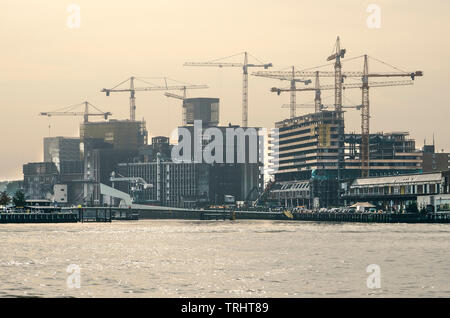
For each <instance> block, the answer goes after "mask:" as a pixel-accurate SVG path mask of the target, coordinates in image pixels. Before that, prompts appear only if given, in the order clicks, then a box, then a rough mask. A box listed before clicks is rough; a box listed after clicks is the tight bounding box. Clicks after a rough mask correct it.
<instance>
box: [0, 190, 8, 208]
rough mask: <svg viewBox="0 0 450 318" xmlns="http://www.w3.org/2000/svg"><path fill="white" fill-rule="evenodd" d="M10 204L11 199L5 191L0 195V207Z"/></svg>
mask: <svg viewBox="0 0 450 318" xmlns="http://www.w3.org/2000/svg"><path fill="white" fill-rule="evenodd" d="M10 202H11V198H10V197H9V196H8V194H7V193H6V191H4V192H2V193H0V205H3V206H7V205H8V204H9V203H10Z"/></svg>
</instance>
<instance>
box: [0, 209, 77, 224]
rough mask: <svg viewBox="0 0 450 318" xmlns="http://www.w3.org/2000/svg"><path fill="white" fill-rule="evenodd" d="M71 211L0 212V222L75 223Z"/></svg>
mask: <svg viewBox="0 0 450 318" xmlns="http://www.w3.org/2000/svg"><path fill="white" fill-rule="evenodd" d="M77 222H78V216H77V215H76V214H73V213H25V212H22V213H19V212H15V213H0V223H77Z"/></svg>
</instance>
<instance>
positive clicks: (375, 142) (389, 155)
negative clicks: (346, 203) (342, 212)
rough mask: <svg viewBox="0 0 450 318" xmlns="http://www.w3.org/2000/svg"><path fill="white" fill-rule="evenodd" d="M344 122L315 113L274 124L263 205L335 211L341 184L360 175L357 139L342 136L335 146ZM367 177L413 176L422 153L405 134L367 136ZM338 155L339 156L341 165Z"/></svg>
mask: <svg viewBox="0 0 450 318" xmlns="http://www.w3.org/2000/svg"><path fill="white" fill-rule="evenodd" d="M343 121H344V119H343V116H339V114H338V112H337V111H320V112H317V113H312V114H307V115H304V116H299V117H295V118H291V119H286V120H283V121H281V122H277V123H276V124H275V127H276V128H277V129H278V133H277V135H276V136H272V146H271V151H272V152H271V156H272V158H273V169H274V171H276V172H275V174H274V177H275V182H274V183H272V184H270V185H269V189H267V190H268V191H269V193H268V195H267V199H268V200H269V201H272V202H274V203H275V204H277V205H278V204H281V205H286V206H297V205H305V206H308V207H324V206H325V207H326V206H338V205H340V203H341V202H340V194H341V192H342V191H343V190H344V189H341V187H340V184H341V182H342V181H344V180H353V179H355V178H359V177H361V175H362V165H361V162H362V160H361V139H362V138H361V134H346V135H345V139H344V141H345V142H344V143H343V144H342V143H340V142H339V140H340V138H339V135H340V134H339V131H340V128H341V127H343V125H344V123H343ZM369 140H370V148H369V149H370V160H369V171H370V175H371V176H388V175H398V174H407V173H418V172H421V169H422V152H421V151H418V150H416V148H415V141H414V140H413V139H410V138H408V133H406V132H394V133H377V134H371V135H370V138H369ZM340 154H344V155H343V162H342V165H341V164H340V162H341V159H340V157H341V156H340Z"/></svg>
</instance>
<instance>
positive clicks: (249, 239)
mask: <svg viewBox="0 0 450 318" xmlns="http://www.w3.org/2000/svg"><path fill="white" fill-rule="evenodd" d="M449 261H450V225H445V224H443V225H439V224H429V225H428V224H418V225H407V224H353V223H343V224H330V223H309V222H283V221H240V220H239V221H237V222H231V221H207V222H204V221H178V220H164V221H153V220H141V221H136V222H134V221H133V222H114V223H111V224H109V223H108V224H100V223H97V224H94V223H92V224H87V223H84V224H81V223H80V224H3V225H0V297H11V296H38V297H60V296H64V297H380V296H382V297H450V266H449ZM70 264H76V265H78V266H79V267H80V268H81V273H80V278H81V287H80V288H79V289H77V288H74V289H70V288H68V285H67V278H68V276H69V275H70V274H69V273H67V272H66V269H67V267H68V266H69V265H70ZM370 264H377V265H379V266H380V267H381V288H380V289H368V288H367V285H366V280H367V277H368V276H369V275H370V274H369V273H367V272H366V268H367V266H368V265H370Z"/></svg>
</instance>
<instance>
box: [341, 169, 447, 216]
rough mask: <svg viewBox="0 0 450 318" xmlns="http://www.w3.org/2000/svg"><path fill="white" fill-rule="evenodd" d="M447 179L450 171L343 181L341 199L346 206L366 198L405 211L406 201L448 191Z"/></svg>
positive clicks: (438, 194)
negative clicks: (343, 190)
mask: <svg viewBox="0 0 450 318" xmlns="http://www.w3.org/2000/svg"><path fill="white" fill-rule="evenodd" d="M449 180H450V171H443V172H433V173H423V174H407V175H398V176H390V177H371V178H359V179H356V180H354V181H353V182H351V183H348V184H347V183H344V188H345V189H346V191H345V193H344V194H343V195H342V198H343V200H344V201H345V204H346V205H351V204H353V203H356V202H366V201H367V202H370V203H372V204H375V205H376V206H378V207H380V208H383V209H385V210H389V209H394V210H396V211H399V210H405V209H406V207H407V206H408V205H409V204H413V203H414V202H415V203H416V204H417V201H418V198H420V197H424V196H427V197H439V196H441V195H444V194H449V193H450V187H449V184H450V183H449ZM419 208H421V207H420V206H419ZM422 208H423V206H422Z"/></svg>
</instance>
